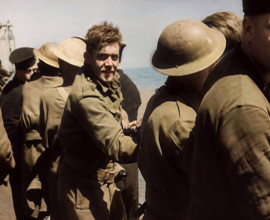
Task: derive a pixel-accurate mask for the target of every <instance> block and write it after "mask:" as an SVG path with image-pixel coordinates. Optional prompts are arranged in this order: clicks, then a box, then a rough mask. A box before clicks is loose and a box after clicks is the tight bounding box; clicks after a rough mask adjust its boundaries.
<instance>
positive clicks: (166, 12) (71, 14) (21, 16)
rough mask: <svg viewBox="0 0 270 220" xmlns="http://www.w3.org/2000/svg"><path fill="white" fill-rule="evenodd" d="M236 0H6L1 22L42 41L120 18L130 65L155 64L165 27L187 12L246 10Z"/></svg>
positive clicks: (32, 41)
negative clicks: (158, 40)
mask: <svg viewBox="0 0 270 220" xmlns="http://www.w3.org/2000/svg"><path fill="white" fill-rule="evenodd" d="M241 8H242V5H241V2H240V1H235V0H227V1H223V0H204V1H199V0H189V1H184V0H182V1H179V0H167V1H163V0H99V1H95V0H57V1H55V0H0V22H2V23H5V22H6V20H10V22H11V23H12V24H13V25H14V27H13V32H14V35H15V38H16V47H21V46H32V47H40V46H41V45H42V44H43V43H45V42H47V41H56V42H59V41H62V40H64V39H66V38H68V37H71V36H81V37H83V36H84V35H85V33H86V32H87V30H88V28H90V27H91V26H92V25H93V24H96V23H99V22H101V21H103V20H108V21H110V22H113V23H114V24H117V25H118V26H119V27H120V30H121V32H122V34H123V39H124V42H125V43H126V44H127V47H126V48H125V51H124V57H123V61H122V66H123V67H124V68H132V67H144V66H150V56H151V54H152V52H153V51H154V49H155V47H156V43H157V39H158V36H159V34H160V33H161V31H162V30H163V29H164V28H165V27H166V26H167V25H168V24H169V23H171V22H173V21H175V20H179V19H183V18H194V19H199V20H201V19H202V18H204V17H206V16H207V15H209V14H212V13H214V12H217V11H222V10H223V11H224V10H231V11H234V12H235V13H237V14H239V15H242V14H241Z"/></svg>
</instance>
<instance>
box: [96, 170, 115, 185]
mask: <svg viewBox="0 0 270 220" xmlns="http://www.w3.org/2000/svg"><path fill="white" fill-rule="evenodd" d="M97 179H98V180H99V181H101V182H104V183H113V182H114V171H112V170H104V169H98V170H97Z"/></svg>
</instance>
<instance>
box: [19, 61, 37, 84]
mask: <svg viewBox="0 0 270 220" xmlns="http://www.w3.org/2000/svg"><path fill="white" fill-rule="evenodd" d="M36 71H37V65H34V66H31V67H29V68H28V69H26V70H20V69H17V70H16V75H15V76H16V78H17V79H18V80H19V81H20V82H22V83H25V82H26V81H29V80H30V78H31V76H32V75H33V74H34V73H35V72H36Z"/></svg>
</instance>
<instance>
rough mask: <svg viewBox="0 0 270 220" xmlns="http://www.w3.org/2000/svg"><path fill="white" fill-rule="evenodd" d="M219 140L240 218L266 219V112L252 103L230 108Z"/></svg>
mask: <svg viewBox="0 0 270 220" xmlns="http://www.w3.org/2000/svg"><path fill="white" fill-rule="evenodd" d="M219 140H220V141H221V143H220V144H221V146H222V148H221V150H222V152H221V155H222V156H223V159H224V161H225V165H226V167H227V176H228V181H229V183H230V186H231V191H232V193H231V194H232V196H233V200H234V202H235V204H236V206H237V207H238V208H239V210H240V213H241V214H242V215H243V219H250V220H254V219H256V220H260V219H270V146H269V140H270V118H269V113H267V112H266V111H264V110H262V109H259V108H257V107H254V106H244V107H237V108H235V109H233V110H232V111H231V112H230V113H228V114H227V115H226V116H225V117H224V118H223V120H222V123H221V125H220V129H219ZM221 190H222V189H221Z"/></svg>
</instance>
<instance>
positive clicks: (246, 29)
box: [243, 17, 254, 42]
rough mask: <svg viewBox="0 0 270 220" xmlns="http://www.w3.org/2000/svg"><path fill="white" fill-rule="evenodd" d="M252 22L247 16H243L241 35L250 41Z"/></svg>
mask: <svg viewBox="0 0 270 220" xmlns="http://www.w3.org/2000/svg"><path fill="white" fill-rule="evenodd" d="M253 28H254V27H253V22H252V20H250V18H249V17H244V18H243V37H244V38H245V39H246V40H247V42H250V41H251V39H252V35H253Z"/></svg>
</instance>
